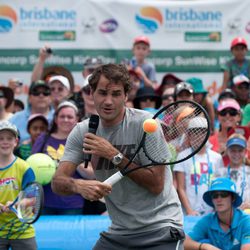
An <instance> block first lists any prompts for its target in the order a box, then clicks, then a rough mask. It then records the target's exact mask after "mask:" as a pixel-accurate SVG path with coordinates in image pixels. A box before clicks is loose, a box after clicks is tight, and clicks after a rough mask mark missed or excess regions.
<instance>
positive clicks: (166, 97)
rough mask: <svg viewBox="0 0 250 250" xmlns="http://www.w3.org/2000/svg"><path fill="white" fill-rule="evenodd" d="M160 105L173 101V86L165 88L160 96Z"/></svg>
mask: <svg viewBox="0 0 250 250" xmlns="http://www.w3.org/2000/svg"><path fill="white" fill-rule="evenodd" d="M161 100H162V106H167V105H169V104H170V103H173V102H174V87H171V88H166V89H165V90H164V91H163V93H162V96H161Z"/></svg>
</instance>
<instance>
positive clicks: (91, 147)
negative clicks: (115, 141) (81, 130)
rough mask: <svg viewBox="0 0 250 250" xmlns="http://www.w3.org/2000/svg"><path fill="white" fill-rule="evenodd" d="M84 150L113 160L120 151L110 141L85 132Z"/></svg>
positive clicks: (86, 152)
mask: <svg viewBox="0 0 250 250" xmlns="http://www.w3.org/2000/svg"><path fill="white" fill-rule="evenodd" d="M83 152H84V153H85V154H93V155H98V156H100V157H103V158H105V159H108V160H112V159H113V157H114V156H115V155H117V154H118V153H119V151H118V150H117V149H116V148H115V147H113V146H112V144H111V143H110V142H109V141H107V140H106V139H104V138H102V137H99V136H97V135H94V134H92V133H86V134H85V138H84V140H83Z"/></svg>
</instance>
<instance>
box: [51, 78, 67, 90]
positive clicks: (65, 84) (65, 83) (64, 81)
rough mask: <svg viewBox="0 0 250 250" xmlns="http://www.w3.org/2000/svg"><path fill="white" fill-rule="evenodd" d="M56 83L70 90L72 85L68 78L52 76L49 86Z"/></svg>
mask: <svg viewBox="0 0 250 250" xmlns="http://www.w3.org/2000/svg"><path fill="white" fill-rule="evenodd" d="M54 81H58V82H60V83H61V84H62V85H63V86H64V87H65V88H66V89H68V90H70V83H69V80H68V78H67V77H65V76H62V75H56V76H51V77H50V78H49V82H48V84H50V83H52V82H54Z"/></svg>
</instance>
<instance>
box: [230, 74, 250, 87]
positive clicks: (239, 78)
mask: <svg viewBox="0 0 250 250" xmlns="http://www.w3.org/2000/svg"><path fill="white" fill-rule="evenodd" d="M244 82H246V83H248V84H249V82H250V81H249V79H248V78H247V77H246V76H245V75H237V76H235V77H234V78H233V83H234V85H240V84H241V83H244Z"/></svg>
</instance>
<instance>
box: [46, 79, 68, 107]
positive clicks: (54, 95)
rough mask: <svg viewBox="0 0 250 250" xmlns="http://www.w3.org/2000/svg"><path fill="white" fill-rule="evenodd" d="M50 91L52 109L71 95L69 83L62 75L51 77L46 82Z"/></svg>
mask: <svg viewBox="0 0 250 250" xmlns="http://www.w3.org/2000/svg"><path fill="white" fill-rule="evenodd" d="M48 85H49V87H50V91H51V100H52V104H53V106H54V108H55V109H56V108H57V106H58V105H59V104H60V103H61V102H62V101H65V100H67V99H68V98H69V96H70V95H71V91H70V83H69V80H68V78H66V77H65V76H62V75H55V76H51V77H50V78H49V80H48Z"/></svg>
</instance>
